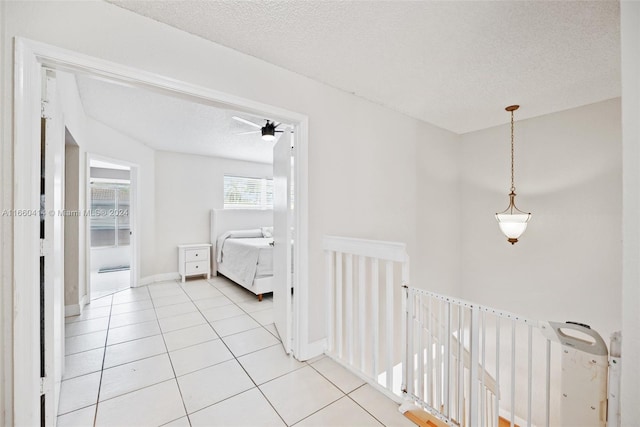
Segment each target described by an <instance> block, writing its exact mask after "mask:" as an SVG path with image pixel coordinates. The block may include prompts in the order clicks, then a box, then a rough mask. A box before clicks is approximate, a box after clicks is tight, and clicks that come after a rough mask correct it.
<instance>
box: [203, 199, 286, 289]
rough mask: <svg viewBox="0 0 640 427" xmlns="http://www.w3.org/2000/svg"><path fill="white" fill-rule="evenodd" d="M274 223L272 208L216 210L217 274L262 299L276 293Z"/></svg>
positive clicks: (213, 216) (213, 226)
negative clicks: (264, 295)
mask: <svg viewBox="0 0 640 427" xmlns="http://www.w3.org/2000/svg"><path fill="white" fill-rule="evenodd" d="M272 226H273V211H272V210H255V209H226V210H225V209H212V210H211V244H212V245H213V256H212V269H211V271H212V273H213V275H217V274H218V273H220V274H222V275H224V276H225V277H227V278H229V279H231V280H233V281H234V282H236V283H237V284H238V285H240V286H242V287H244V288H246V289H247V290H249V291H251V292H253V293H254V294H255V295H256V296H257V297H258V300H259V301H261V300H262V295H263V294H265V293H269V292H273V286H272V284H273V238H270V237H268V232H269V227H271V229H272ZM265 235H266V236H267V237H265Z"/></svg>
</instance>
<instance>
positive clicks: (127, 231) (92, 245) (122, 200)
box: [88, 158, 134, 300]
mask: <svg viewBox="0 0 640 427" xmlns="http://www.w3.org/2000/svg"><path fill="white" fill-rule="evenodd" d="M131 173H132V172H131V167H130V166H127V165H124V164H120V163H117V162H115V161H104V160H99V159H96V158H90V159H89V182H88V196H89V199H88V200H89V209H90V210H89V212H90V215H89V218H90V219H89V254H88V256H89V289H90V295H91V299H92V300H94V299H97V298H101V297H104V296H106V295H110V294H113V293H115V292H118V291H121V290H123V289H127V288H129V287H131V285H132V283H133V280H132V278H133V277H134V274H133V268H132V267H133V265H134V263H133V252H132V246H133V245H132V234H133V232H132V226H131V224H132V222H131V217H132V211H131V209H132V208H133V206H134V205H133V204H132V203H131V198H132V197H131V196H132V194H133V189H132V180H131Z"/></svg>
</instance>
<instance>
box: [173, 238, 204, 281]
mask: <svg viewBox="0 0 640 427" xmlns="http://www.w3.org/2000/svg"><path fill="white" fill-rule="evenodd" d="M211 246H212V245H211V243H198V244H193V245H178V272H179V273H180V276H182V283H184V280H185V278H186V277H187V276H198V275H201V274H205V275H206V276H207V279H209V278H211Z"/></svg>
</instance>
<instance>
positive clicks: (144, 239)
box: [57, 72, 155, 293]
mask: <svg viewBox="0 0 640 427" xmlns="http://www.w3.org/2000/svg"><path fill="white" fill-rule="evenodd" d="M57 81H58V92H59V94H60V97H61V100H62V109H63V114H64V117H65V124H66V125H67V127H68V128H69V131H70V133H71V134H72V135H73V136H74V138H75V139H76V141H77V142H78V145H79V146H80V161H81V163H82V165H83V166H82V167H81V168H80V180H81V182H83V183H84V182H85V181H86V178H85V175H86V156H87V153H88V154H96V155H100V156H104V157H108V158H110V159H113V160H121V161H124V162H129V163H134V164H136V165H138V167H139V172H138V173H139V177H138V181H139V194H138V197H139V206H140V209H139V210H140V212H139V218H140V219H143V220H141V221H139V228H140V230H139V231H138V232H139V233H140V268H139V275H140V277H141V278H144V277H146V276H151V275H153V274H155V273H154V268H155V264H154V263H155V257H154V255H155V254H154V251H155V165H154V160H155V158H154V150H153V149H151V148H149V147H147V146H146V145H144V144H143V143H141V142H139V141H137V140H135V139H133V138H130V137H128V136H127V135H123V134H122V133H120V132H118V131H116V130H115V129H113V128H111V127H109V126H107V125H105V124H103V123H101V122H98V121H96V120H94V119H92V118H91V117H89V116H87V115H86V113H85V111H84V108H83V106H82V100H81V99H80V95H79V93H78V86H77V83H76V80H75V76H74V75H73V74H69V73H60V72H58V73H57ZM80 193H81V198H82V200H81V206H83V207H84V206H86V201H85V199H86V197H85V194H86V186H85V185H84V184H83V185H82V187H81V190H80ZM83 250H84V248H83ZM84 288H85V289H83V291H84V292H85V293H86V286H85V287H84Z"/></svg>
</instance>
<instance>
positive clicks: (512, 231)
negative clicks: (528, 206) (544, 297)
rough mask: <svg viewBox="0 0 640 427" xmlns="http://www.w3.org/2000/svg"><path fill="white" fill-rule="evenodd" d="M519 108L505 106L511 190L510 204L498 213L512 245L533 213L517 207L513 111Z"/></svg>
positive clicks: (499, 222)
mask: <svg viewBox="0 0 640 427" xmlns="http://www.w3.org/2000/svg"><path fill="white" fill-rule="evenodd" d="M518 108H519V106H518V105H511V106H509V107H507V108H505V109H506V110H507V111H509V112H510V113H511V192H510V193H509V206H508V207H507V209H505V210H504V211H502V212H499V213H497V214H496V220H497V221H498V226H499V227H500V231H502V234H504V235H505V236H506V237H507V241H508V242H509V243H511V244H512V245H514V244H516V243H517V242H518V239H519V238H520V236H522V233H524V231H525V230H526V229H527V224H528V223H529V220H530V219H531V214H530V213H527V212H523V211H521V210H520V209H518V208H517V207H516V186H515V181H514V175H515V174H514V162H513V158H514V156H513V154H514V138H513V112H514V111H515V110H517V109H518Z"/></svg>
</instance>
